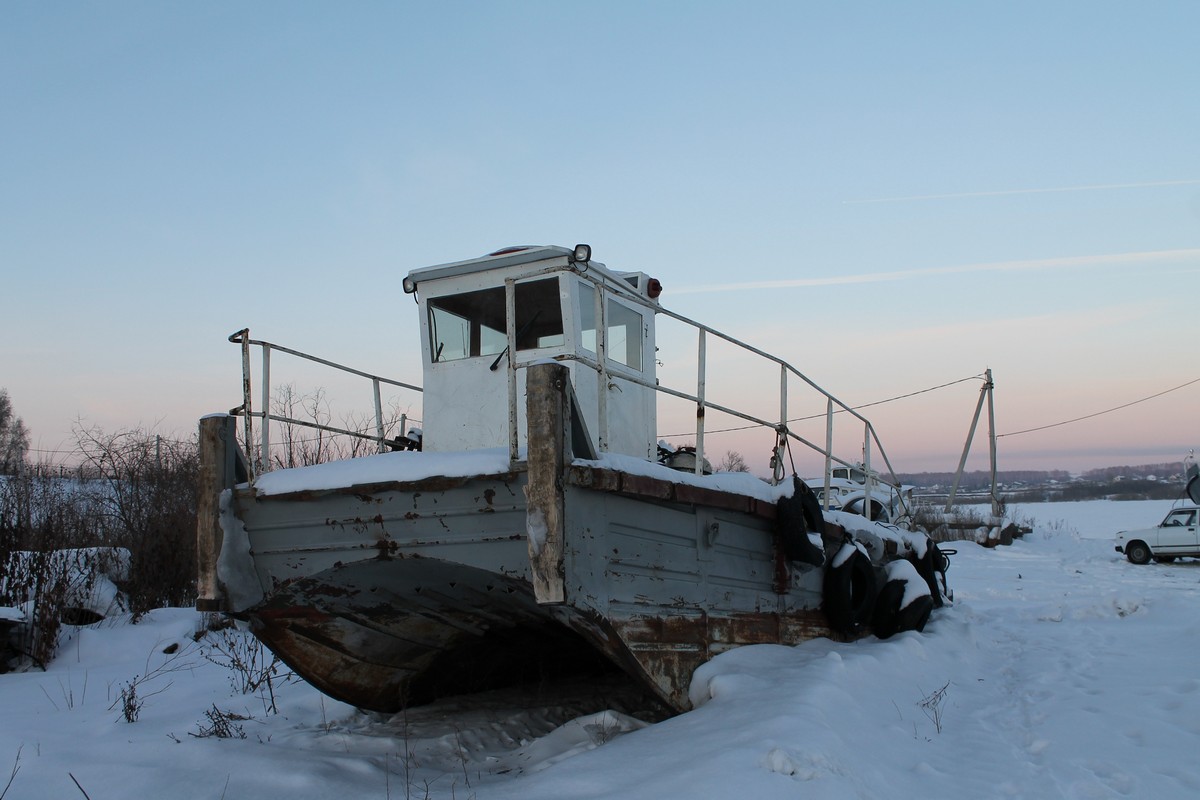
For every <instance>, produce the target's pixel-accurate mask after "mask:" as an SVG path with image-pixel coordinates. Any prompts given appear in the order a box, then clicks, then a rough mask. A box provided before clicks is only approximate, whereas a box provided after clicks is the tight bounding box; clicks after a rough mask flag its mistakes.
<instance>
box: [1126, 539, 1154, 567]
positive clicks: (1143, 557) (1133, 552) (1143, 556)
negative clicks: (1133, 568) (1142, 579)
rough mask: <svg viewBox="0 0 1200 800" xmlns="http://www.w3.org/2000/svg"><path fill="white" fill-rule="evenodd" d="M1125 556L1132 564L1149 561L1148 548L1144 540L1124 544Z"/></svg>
mask: <svg viewBox="0 0 1200 800" xmlns="http://www.w3.org/2000/svg"><path fill="white" fill-rule="evenodd" d="M1125 557H1126V558H1128V559H1129V560H1130V561H1131V562H1133V563H1134V564H1145V563H1148V562H1149V561H1150V548H1149V547H1147V546H1146V543H1145V542H1133V543H1132V544H1129V545H1126V547H1125Z"/></svg>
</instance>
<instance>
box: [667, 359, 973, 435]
mask: <svg viewBox="0 0 1200 800" xmlns="http://www.w3.org/2000/svg"><path fill="white" fill-rule="evenodd" d="M975 380H985V376H984V375H970V376H968V377H966V378H959V379H958V380H953V381H948V382H946V383H940V384H938V385H937V386H930V387H928V388H926V389H918V390H917V391H915V392H907V393H906V394H898V395H896V396H895V397H889V398H887V399H886V400H876V401H874V402H872V403H863V404H862V405H857V406H850V408H849V409H845V408H839V409H836V410H835V411H834V412H833V413H835V414H841V413H843V412H845V411H847V410H850V411H858V410H859V409H860V408H871V407H872V406H881V405H883V404H884V403H892V402H895V401H896V400H904V399H905V398H908V397H916V396H917V395H919V394H925V393H926V392H935V391H937V390H938V389H945V388H946V387H948V386H954V385H956V384H959V383H966V382H967V381H975ZM824 416H825V414H812V415H810V416H807V417H795V418H793V419H789V420H786V423H787V424H791V423H793V422H807V421H808V420H811V419H821V418H822V417H824ZM761 427H762V426H761V425H738V426H735V427H732V428H716V429H713V430H711V431H705V434H706V435H707V434H710V433H731V432H734V431H748V430H753V429H755V428H761ZM695 435H696V432H695V431H691V432H689V433H668V434H664V435H662V436H660V437H659V438H661V439H675V438H679V437H682V436H695Z"/></svg>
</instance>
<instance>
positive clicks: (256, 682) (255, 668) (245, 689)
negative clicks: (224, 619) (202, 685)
mask: <svg viewBox="0 0 1200 800" xmlns="http://www.w3.org/2000/svg"><path fill="white" fill-rule="evenodd" d="M203 654H204V658H205V659H206V660H207V661H209V662H211V663H213V664H216V665H217V666H219V667H224V668H225V669H227V670H229V673H230V675H229V683H230V685H231V686H232V687H233V689H234V691H236V692H239V693H241V694H254V693H256V692H263V704H264V706H265V707H266V710H267V713H272V714H273V713H275V712H276V711H277V708H276V705H275V685H276V682H281V683H286V682H287V681H289V680H290V679H291V678H292V677H293V673H291V672H287V671H284V670H283V662H282V661H280V660H279V657H278V656H277V655H275V654H274V653H273V652H271V650H270V649H268V648H267V647H266V646H264V645H263V643H262V642H260V641H259V640H258V639H255V638H254V637H253V636H250V635H249V634H246V633H243V632H240V631H237V630H231V629H229V628H226V629H224V630H221V631H217V632H214V633H212V634H210V635H209V637H208V641H207V642H206V643H205V645H204V649H203Z"/></svg>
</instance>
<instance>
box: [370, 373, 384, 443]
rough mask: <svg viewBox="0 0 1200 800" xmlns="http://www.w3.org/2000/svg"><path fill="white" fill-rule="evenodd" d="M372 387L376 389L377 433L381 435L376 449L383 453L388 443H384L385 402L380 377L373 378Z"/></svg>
mask: <svg viewBox="0 0 1200 800" xmlns="http://www.w3.org/2000/svg"><path fill="white" fill-rule="evenodd" d="M371 388H373V389H374V390H375V435H376V436H378V437H379V441H378V442H376V450H377V452H380V453H382V452H384V451H385V450H387V445H385V444H384V443H383V402H382V400H381V399H380V397H379V378H372V379H371Z"/></svg>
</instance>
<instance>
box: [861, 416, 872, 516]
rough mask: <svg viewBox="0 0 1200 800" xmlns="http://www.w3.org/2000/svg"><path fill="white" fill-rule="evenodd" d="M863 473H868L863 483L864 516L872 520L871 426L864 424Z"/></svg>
mask: <svg viewBox="0 0 1200 800" xmlns="http://www.w3.org/2000/svg"><path fill="white" fill-rule="evenodd" d="M863 471H864V472H865V473H866V475H864V478H865V479H866V480H865V481H864V482H863V487H864V488H863V516H864V517H866V518H867V519H868V520H870V519H871V481H872V480H874V479H873V478H872V477H871V425H870V423H864V424H863Z"/></svg>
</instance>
